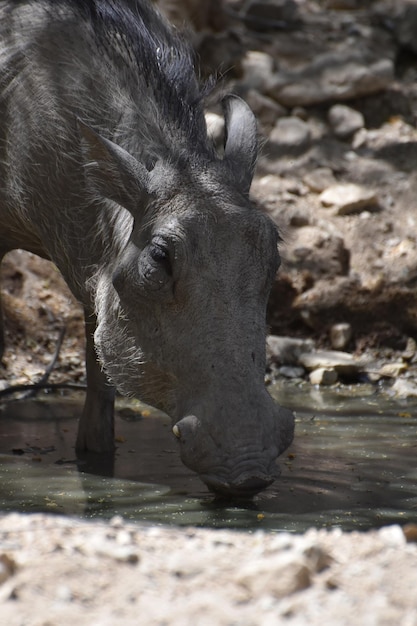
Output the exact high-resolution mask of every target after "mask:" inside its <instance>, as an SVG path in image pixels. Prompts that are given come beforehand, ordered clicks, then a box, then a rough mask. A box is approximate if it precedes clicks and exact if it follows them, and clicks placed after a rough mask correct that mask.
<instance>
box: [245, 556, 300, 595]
mask: <svg viewBox="0 0 417 626" xmlns="http://www.w3.org/2000/svg"><path fill="white" fill-rule="evenodd" d="M237 582H238V584H240V585H241V586H242V587H244V589H245V590H246V591H247V592H248V594H249V598H252V597H257V596H259V595H261V594H262V595H271V596H272V597H275V598H285V597H286V596H289V595H290V594H292V593H295V592H297V591H301V590H303V589H307V588H308V587H309V586H310V585H311V575H310V569H309V567H308V565H307V563H306V559H305V558H302V557H301V556H298V555H296V554H278V555H273V556H271V557H270V558H268V559H266V560H265V561H256V560H254V561H253V562H252V563H249V564H247V565H246V566H244V567H243V568H242V570H241V571H240V572H239V574H238V576H237Z"/></svg>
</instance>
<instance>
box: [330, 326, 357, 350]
mask: <svg viewBox="0 0 417 626" xmlns="http://www.w3.org/2000/svg"><path fill="white" fill-rule="evenodd" d="M351 339H352V326H351V325H350V324H347V323H341V324H334V325H333V326H332V327H331V328H330V343H331V344H332V348H333V350H343V348H346V346H347V345H348V343H349V341H350V340H351Z"/></svg>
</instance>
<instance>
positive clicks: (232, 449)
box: [173, 406, 294, 498]
mask: <svg viewBox="0 0 417 626" xmlns="http://www.w3.org/2000/svg"><path fill="white" fill-rule="evenodd" d="M274 409H275V410H274V415H273V417H272V418H270V419H268V420H265V421H262V420H260V421H258V420H256V421H253V422H250V423H249V424H248V423H247V420H243V421H242V424H241V428H239V426H240V424H238V426H237V428H236V429H233V431H232V432H233V434H232V436H230V434H231V430H230V429H229V430H227V429H224V428H223V429H221V428H220V430H218V429H217V428H216V426H215V423H214V425H213V421H208V422H207V423H206V422H204V421H202V420H201V419H199V418H197V417H196V416H195V415H189V416H187V417H184V418H183V419H181V420H180V421H179V422H177V423H176V424H175V425H174V427H173V433H174V435H175V436H176V437H177V439H178V440H179V442H180V447H181V458H182V461H183V463H184V464H185V465H187V467H189V468H190V469H192V470H193V471H195V472H197V474H198V475H199V477H200V478H201V480H202V481H203V482H204V483H205V484H206V485H207V487H208V488H209V489H210V491H213V492H214V493H216V494H219V495H223V496H233V497H240V498H246V497H252V496H254V495H255V494H257V493H259V492H260V491H262V490H263V489H266V487H268V486H269V485H270V484H271V483H273V482H274V480H275V479H276V478H278V476H279V474H280V470H279V467H278V466H277V465H276V463H275V461H276V459H277V457H278V455H279V454H280V453H281V452H283V450H285V449H286V448H287V447H288V446H289V445H290V443H291V441H292V439H293V434H294V416H293V414H292V413H291V412H290V411H288V410H287V409H282V408H281V407H278V406H276V407H274Z"/></svg>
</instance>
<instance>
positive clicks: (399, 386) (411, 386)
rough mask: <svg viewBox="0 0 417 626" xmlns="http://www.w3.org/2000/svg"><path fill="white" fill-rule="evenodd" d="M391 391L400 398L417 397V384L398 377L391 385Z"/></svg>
mask: <svg viewBox="0 0 417 626" xmlns="http://www.w3.org/2000/svg"><path fill="white" fill-rule="evenodd" d="M391 392H392V393H393V394H394V395H395V396H397V397H398V398H417V384H416V383H413V382H411V381H410V380H404V379H403V378H397V379H396V381H395V382H394V384H393V385H392V387H391Z"/></svg>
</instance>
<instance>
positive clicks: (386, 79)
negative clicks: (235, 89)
mask: <svg viewBox="0 0 417 626" xmlns="http://www.w3.org/2000/svg"><path fill="white" fill-rule="evenodd" d="M393 80H394V64H393V62H392V60H391V59H388V58H386V59H384V58H382V59H381V58H379V57H374V56H373V55H371V54H370V53H369V51H368V52H366V51H365V50H363V51H362V52H361V51H356V52H355V51H351V50H342V51H339V52H326V53H324V54H322V55H318V56H317V57H315V59H314V60H313V61H312V62H311V63H309V64H307V65H305V66H304V67H303V68H302V69H300V70H292V71H286V72H284V71H281V72H279V73H277V74H276V75H275V78H274V80H273V81H272V83H271V85H270V86H269V88H268V93H267V95H270V96H271V97H272V98H274V99H275V100H277V102H279V103H280V104H282V105H283V106H285V107H296V106H312V105H316V104H322V103H324V102H329V101H332V100H339V101H340V100H343V101H345V100H350V99H353V98H358V97H360V96H366V95H371V94H374V93H378V92H380V91H382V90H384V89H386V88H387V87H388V86H389V85H390V84H391V83H392V82H393Z"/></svg>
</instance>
